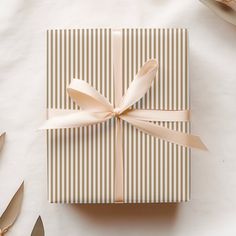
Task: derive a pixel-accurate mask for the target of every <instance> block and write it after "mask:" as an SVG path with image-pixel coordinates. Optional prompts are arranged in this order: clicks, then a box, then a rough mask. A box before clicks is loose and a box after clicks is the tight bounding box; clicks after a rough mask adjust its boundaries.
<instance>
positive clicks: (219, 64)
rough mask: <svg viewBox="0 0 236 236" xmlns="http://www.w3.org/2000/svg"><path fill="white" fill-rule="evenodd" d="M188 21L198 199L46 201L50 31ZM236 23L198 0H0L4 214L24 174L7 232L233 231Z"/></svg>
mask: <svg viewBox="0 0 236 236" xmlns="http://www.w3.org/2000/svg"><path fill="white" fill-rule="evenodd" d="M79 27H186V28H188V29H189V31H190V80H191V106H192V111H193V116H192V121H193V122H192V131H193V133H196V134H200V135H201V137H202V138H203V140H204V142H205V143H206V144H207V146H208V147H209V152H208V153H204V152H200V151H193V152H192V156H193V158H192V200H191V201H190V202H189V203H183V204H171V205H169V204H157V205H59V204H58V205H56V204H49V203H48V202H47V194H46V190H47V187H46V142H45V140H46V137H45V134H44V133H43V132H39V131H37V127H39V126H40V124H42V122H43V121H44V118H45V98H46V96H45V95H46V94H45V92H46V83H45V82H46V51H45V50H46V44H45V43H46V34H45V32H46V29H52V28H53V29H55V28H79ZM235 61H236V27H234V26H232V25H230V24H228V23H226V22H224V21H223V20H221V19H220V18H218V17H217V16H215V15H214V13H212V12H211V11H210V10H209V9H208V8H206V7H205V6H203V5H202V4H201V3H200V2H199V1H197V0H178V1H176V0H138V1H137V0H136V1H135V0H126V1H125V0H123V1H121V0H99V1H95V0H94V1H92V0H86V1H84V0H52V1H49V0H41V1H38V0H1V1H0V130H1V131H4V130H5V131H6V132H7V137H6V144H5V146H4V149H3V150H2V152H1V154H0V213H2V212H3V210H4V209H5V207H6V206H7V204H8V202H9V200H10V199H11V197H12V195H13V194H14V192H15V191H16V189H17V188H18V186H19V185H20V183H21V181H22V180H23V179H24V180H25V195H24V202H23V207H22V211H21V215H20V217H19V219H18V221H17V222H16V224H15V225H14V226H13V228H12V229H11V230H10V231H9V233H8V234H7V235H9V236H10V235H14V236H25V235H30V232H31V230H32V227H33V225H34V223H35V220H36V218H37V217H38V215H39V214H40V215H41V216H42V218H43V221H44V225H45V231H46V235H48V236H50V235H51V236H52V235H58V236H60V235H69V236H75V235H86V236H87V235H103V236H104V235H131V236H132V235H154V234H155V235H177V236H179V235H196V236H198V235H202V236H204V235H214V236H217V235H235V234H236V224H235V220H236V145H235V140H236V122H235V117H236V106H235V102H236V69H235Z"/></svg>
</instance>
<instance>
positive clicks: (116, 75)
mask: <svg viewBox="0 0 236 236" xmlns="http://www.w3.org/2000/svg"><path fill="white" fill-rule="evenodd" d="M112 59H113V80H114V81H113V82H114V85H115V86H114V88H113V89H114V93H115V107H118V106H119V103H120V101H121V99H122V96H123V94H122V87H123V86H122V83H123V78H122V32H121V30H113V31H112ZM115 127H116V146H115V180H114V181H115V203H122V202H123V196H124V194H123V189H124V188H123V185H124V171H123V163H124V161H123V147H122V143H123V142H122V138H123V127H122V121H121V119H120V118H119V117H118V116H117V117H116V118H115Z"/></svg>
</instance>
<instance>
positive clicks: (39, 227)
mask: <svg viewBox="0 0 236 236" xmlns="http://www.w3.org/2000/svg"><path fill="white" fill-rule="evenodd" d="M31 236H44V227H43V221H42V219H41V217H40V216H39V217H38V219H37V221H36V223H35V225H34V228H33V230H32V233H31Z"/></svg>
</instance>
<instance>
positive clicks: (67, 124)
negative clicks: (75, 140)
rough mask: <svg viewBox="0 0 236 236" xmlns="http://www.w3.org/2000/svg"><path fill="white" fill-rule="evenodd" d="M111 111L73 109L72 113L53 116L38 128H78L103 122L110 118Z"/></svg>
mask: <svg viewBox="0 0 236 236" xmlns="http://www.w3.org/2000/svg"><path fill="white" fill-rule="evenodd" d="M110 114H111V112H87V111H75V112H74V113H71V114H67V115H61V116H55V117H52V118H50V119H48V120H47V121H46V122H45V123H44V124H43V125H42V126H41V127H40V128H39V129H40V130H44V129H63V128H79V127H82V126H88V125H93V124H97V123H102V122H105V121H106V120H108V119H110V117H111V115H110Z"/></svg>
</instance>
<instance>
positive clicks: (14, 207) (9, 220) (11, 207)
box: [0, 182, 24, 235]
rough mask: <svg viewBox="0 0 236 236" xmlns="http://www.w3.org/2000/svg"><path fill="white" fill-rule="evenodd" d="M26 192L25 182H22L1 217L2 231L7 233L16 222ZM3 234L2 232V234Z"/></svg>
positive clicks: (0, 225) (0, 227) (0, 230)
mask: <svg viewBox="0 0 236 236" xmlns="http://www.w3.org/2000/svg"><path fill="white" fill-rule="evenodd" d="M23 192H24V182H23V183H22V184H21V186H20V187H19V189H18V190H17V192H16V193H15V195H14V196H13V198H12V199H11V201H10V203H9V204H8V206H7V208H6V210H5V211H4V212H3V214H2V215H1V217H0V233H1V232H2V234H4V233H6V232H7V231H8V229H9V228H10V227H11V226H12V225H13V224H14V223H15V221H16V219H17V217H18V215H19V213H20V209H21V205H22V200H23ZM0 235H1V234H0Z"/></svg>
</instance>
